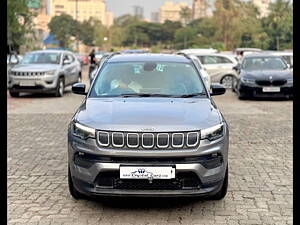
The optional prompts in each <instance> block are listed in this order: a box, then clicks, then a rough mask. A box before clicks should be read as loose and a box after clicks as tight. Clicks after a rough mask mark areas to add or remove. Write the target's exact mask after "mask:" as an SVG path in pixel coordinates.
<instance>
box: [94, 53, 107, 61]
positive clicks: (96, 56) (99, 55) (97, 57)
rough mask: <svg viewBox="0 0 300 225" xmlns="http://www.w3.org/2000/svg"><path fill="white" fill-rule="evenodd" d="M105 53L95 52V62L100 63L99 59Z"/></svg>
mask: <svg viewBox="0 0 300 225" xmlns="http://www.w3.org/2000/svg"><path fill="white" fill-rule="evenodd" d="M105 53H106V52H105V51H97V52H95V58H96V61H100V59H101V58H102V57H103V55H105Z"/></svg>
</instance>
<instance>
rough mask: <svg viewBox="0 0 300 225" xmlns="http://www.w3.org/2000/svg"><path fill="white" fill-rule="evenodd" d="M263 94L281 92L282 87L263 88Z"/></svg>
mask: <svg viewBox="0 0 300 225" xmlns="http://www.w3.org/2000/svg"><path fill="white" fill-rule="evenodd" d="M263 92H280V87H263Z"/></svg>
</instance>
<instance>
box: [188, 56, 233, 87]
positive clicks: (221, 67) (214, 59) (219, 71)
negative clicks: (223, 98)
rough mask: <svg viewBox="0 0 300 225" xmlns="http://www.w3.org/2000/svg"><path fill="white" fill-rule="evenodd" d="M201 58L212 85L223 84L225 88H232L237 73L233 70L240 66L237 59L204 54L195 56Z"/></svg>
mask: <svg viewBox="0 0 300 225" xmlns="http://www.w3.org/2000/svg"><path fill="white" fill-rule="evenodd" d="M193 55H195V56H197V57H198V58H199V60H200V61H201V63H202V65H203V66H204V68H205V70H206V71H207V73H208V75H209V76H210V79H211V82H212V83H215V82H217V83H221V84H223V85H224V87H225V88H232V83H233V82H234V80H235V79H237V73H236V71H235V70H233V69H232V68H233V67H234V66H236V65H237V64H238V62H237V60H236V57H235V56H234V55H229V54H219V53H202V54H193Z"/></svg>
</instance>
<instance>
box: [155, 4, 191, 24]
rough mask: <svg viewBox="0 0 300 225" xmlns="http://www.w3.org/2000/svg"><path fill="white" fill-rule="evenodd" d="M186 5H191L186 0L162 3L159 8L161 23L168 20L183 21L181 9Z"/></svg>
mask: <svg viewBox="0 0 300 225" xmlns="http://www.w3.org/2000/svg"><path fill="white" fill-rule="evenodd" d="M184 7H189V5H188V4H187V3H186V2H179V3H173V2H165V4H164V5H162V6H161V7H160V10H159V21H160V23H164V22H165V21H166V20H171V21H181V20H182V19H181V17H180V11H181V9H182V8H184ZM189 8H190V7H189Z"/></svg>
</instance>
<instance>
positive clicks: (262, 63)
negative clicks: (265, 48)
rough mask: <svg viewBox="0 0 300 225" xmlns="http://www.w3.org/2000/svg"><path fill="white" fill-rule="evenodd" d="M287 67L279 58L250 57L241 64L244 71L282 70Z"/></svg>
mask: <svg viewBox="0 0 300 225" xmlns="http://www.w3.org/2000/svg"><path fill="white" fill-rule="evenodd" d="M286 68H287V65H286V64H285V62H284V61H283V59H282V58H281V57H257V58H256V57H255V58H254V57H253V58H252V57H251V58H246V59H245V60H244V62H243V64H242V69H244V70H284V69H286Z"/></svg>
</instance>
